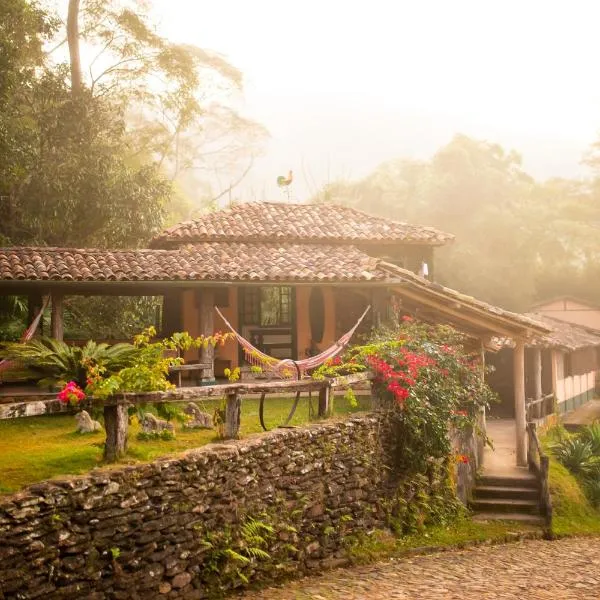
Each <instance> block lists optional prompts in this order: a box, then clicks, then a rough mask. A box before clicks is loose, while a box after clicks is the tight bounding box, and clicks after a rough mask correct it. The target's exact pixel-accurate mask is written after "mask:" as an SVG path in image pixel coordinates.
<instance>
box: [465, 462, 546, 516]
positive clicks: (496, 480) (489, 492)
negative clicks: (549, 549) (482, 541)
mask: <svg viewBox="0 0 600 600" xmlns="http://www.w3.org/2000/svg"><path fill="white" fill-rule="evenodd" d="M470 508H471V509H472V510H473V512H474V513H475V515H474V519H475V520H478V521H492V520H504V521H518V522H520V523H531V524H536V525H538V524H539V525H541V524H543V523H544V519H543V517H542V515H541V513H540V504H539V488H538V482H537V480H536V478H535V476H534V475H533V474H530V473H528V472H527V471H525V472H524V473H523V474H522V475H518V476H516V475H482V476H481V477H479V478H478V479H477V482H476V484H475V488H474V490H473V499H472V500H471V502H470Z"/></svg>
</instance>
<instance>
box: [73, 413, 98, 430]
mask: <svg viewBox="0 0 600 600" xmlns="http://www.w3.org/2000/svg"><path fill="white" fill-rule="evenodd" d="M75 421H77V433H93V432H94V431H101V430H102V425H100V423H98V421H94V419H92V417H90V415H89V413H88V411H87V410H82V411H81V412H78V413H77V414H76V415H75Z"/></svg>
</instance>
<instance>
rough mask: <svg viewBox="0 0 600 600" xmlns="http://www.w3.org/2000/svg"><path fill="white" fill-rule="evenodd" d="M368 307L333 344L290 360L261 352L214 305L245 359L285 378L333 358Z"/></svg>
mask: <svg viewBox="0 0 600 600" xmlns="http://www.w3.org/2000/svg"><path fill="white" fill-rule="evenodd" d="M370 308H371V306H367V308H366V309H365V312H364V313H363V314H362V315H361V316H360V319H358V321H357V322H356V324H355V325H354V327H352V329H350V331H348V332H347V333H345V334H344V335H343V336H342V337H341V338H340V339H339V340H338V341H337V342H335V344H333V346H330V347H329V348H327V349H326V350H323V352H320V353H319V354H316V355H315V356H309V357H308V358H305V359H303V360H292V359H290V358H285V359H283V360H279V359H277V358H273V357H272V356H269V355H268V354H265V353H264V352H261V351H260V350H259V349H258V348H256V347H255V346H253V345H252V344H251V343H250V342H249V341H248V340H247V339H246V338H244V337H242V335H241V334H239V333H238V332H237V331H236V330H235V329H234V328H233V326H232V325H231V323H230V322H229V321H228V320H227V319H226V318H225V317H224V316H223V313H222V312H221V311H220V310H219V309H218V308H217V307H216V306H215V310H216V311H217V314H218V315H219V316H220V317H221V319H223V322H224V323H225V325H227V327H228V329H229V330H230V331H231V332H232V333H233V334H234V335H235V337H236V339H237V341H238V343H239V344H240V346H241V347H242V349H243V351H244V356H245V357H246V360H247V361H248V362H249V363H250V364H252V365H257V366H260V367H261V368H263V369H265V370H267V371H269V372H271V373H274V374H275V375H278V376H279V377H283V378H286V379H290V378H298V379H301V378H302V376H303V375H304V374H305V373H306V372H307V371H310V370H312V369H316V368H317V367H320V366H321V365H322V364H324V363H326V362H327V361H328V360H331V359H332V358H335V357H336V356H337V355H338V354H340V353H341V352H342V351H343V350H344V348H345V347H346V346H347V345H348V343H349V342H350V339H351V338H352V336H353V335H354V332H355V331H356V330H357V329H358V327H359V325H360V324H361V323H362V321H363V319H364V318H365V316H366V314H367V313H368V312H369V310H370Z"/></svg>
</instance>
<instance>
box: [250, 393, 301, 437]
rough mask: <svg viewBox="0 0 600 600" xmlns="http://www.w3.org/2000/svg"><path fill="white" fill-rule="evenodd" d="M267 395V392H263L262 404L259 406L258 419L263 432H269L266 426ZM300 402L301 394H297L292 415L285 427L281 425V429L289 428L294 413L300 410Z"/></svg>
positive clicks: (284, 424)
mask: <svg viewBox="0 0 600 600" xmlns="http://www.w3.org/2000/svg"><path fill="white" fill-rule="evenodd" d="M266 395H267V394H266V392H263V393H262V394H261V395H260V402H259V404H258V418H259V419H260V426H261V427H262V428H263V430H264V431H269V430H268V429H267V426H266V425H265V396H266ZM299 401H300V392H296V397H295V398H294V404H292V408H291V409H290V413H289V415H288V416H287V419H286V420H285V422H284V423H283V425H280V427H287V426H288V425H289V423H290V421H291V420H292V418H293V417H294V413H295V412H296V409H297V408H298V402H299Z"/></svg>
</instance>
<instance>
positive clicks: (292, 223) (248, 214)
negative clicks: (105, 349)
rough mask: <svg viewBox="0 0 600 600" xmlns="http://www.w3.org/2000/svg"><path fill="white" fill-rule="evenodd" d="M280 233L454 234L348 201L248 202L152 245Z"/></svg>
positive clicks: (437, 239)
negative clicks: (409, 221) (367, 209)
mask: <svg viewBox="0 0 600 600" xmlns="http://www.w3.org/2000/svg"><path fill="white" fill-rule="evenodd" d="M265 238H277V239H288V240H298V241H300V240H304V241H306V242H309V243H310V242H314V241H315V240H321V241H335V242H338V243H343V242H348V241H351V242H353V243H354V242H356V243H358V242H360V243H405V244H424V245H434V246H437V245H442V244H445V243H447V242H449V241H451V240H453V239H454V236H453V235H451V234H449V233H446V232H443V231H441V230H439V229H436V228H435V227H431V226H425V225H418V224H413V223H408V222H406V221H400V220H396V219H391V218H388V217H386V216H382V215H374V214H370V213H368V212H365V211H364V210H362V209H360V208H357V207H354V206H345V205H343V204H338V203H335V204H312V203H299V202H294V203H287V202H267V201H265V202H243V203H240V204H234V205H231V206H228V207H225V208H223V209H221V210H218V211H214V212H209V213H205V214H203V215H199V216H198V217H197V218H194V219H188V220H186V221H181V222H179V223H176V224H175V225H172V226H171V227H169V228H167V229H165V230H163V231H162V232H161V233H159V234H157V235H156V236H154V238H152V240H151V242H150V246H151V247H156V246H159V245H162V244H165V245H172V244H181V243H184V242H186V241H201V240H214V241H223V240H232V241H233V240H239V239H243V240H252V241H256V240H258V239H265Z"/></svg>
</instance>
